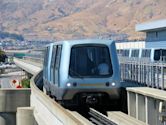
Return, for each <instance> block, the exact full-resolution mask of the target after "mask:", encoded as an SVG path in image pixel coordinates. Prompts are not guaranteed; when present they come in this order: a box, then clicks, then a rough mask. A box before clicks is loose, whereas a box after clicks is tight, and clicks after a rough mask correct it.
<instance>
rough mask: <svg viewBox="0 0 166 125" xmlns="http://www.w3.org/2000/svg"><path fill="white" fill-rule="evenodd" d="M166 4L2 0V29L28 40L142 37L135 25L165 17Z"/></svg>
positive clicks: (133, 0)
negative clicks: (136, 30)
mask: <svg viewBox="0 0 166 125" xmlns="http://www.w3.org/2000/svg"><path fill="white" fill-rule="evenodd" d="M165 6H166V2H165V0H144V1H142V0H102V1H101V0H31V1H27V0H1V1H0V12H1V13H0V16H1V19H0V31H4V32H11V33H17V34H22V35H23V36H24V37H25V39H29V40H31V39H54V40H63V39H80V38H99V37H104V38H112V36H116V37H122V39H123V35H124V34H126V36H128V38H129V39H142V37H144V35H143V34H141V33H137V32H135V25H136V24H138V23H142V22H144V21H152V20H157V19H163V18H165V17H166V8H165ZM118 34H119V35H118ZM124 36H125V35H124ZM126 36H125V37H126ZM116 37H115V39H118V38H116Z"/></svg>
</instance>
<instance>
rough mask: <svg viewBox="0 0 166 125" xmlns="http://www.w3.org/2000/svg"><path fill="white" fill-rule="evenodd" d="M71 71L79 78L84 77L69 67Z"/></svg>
mask: <svg viewBox="0 0 166 125" xmlns="http://www.w3.org/2000/svg"><path fill="white" fill-rule="evenodd" d="M69 70H70V71H71V72H72V73H74V74H75V75H76V76H77V77H78V78H81V79H83V78H84V77H83V76H81V75H80V74H79V73H78V72H76V71H74V70H72V69H71V68H70V69H69Z"/></svg>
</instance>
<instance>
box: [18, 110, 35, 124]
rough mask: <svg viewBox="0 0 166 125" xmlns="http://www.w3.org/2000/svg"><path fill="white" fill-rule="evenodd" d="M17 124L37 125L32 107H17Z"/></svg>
mask: <svg viewBox="0 0 166 125" xmlns="http://www.w3.org/2000/svg"><path fill="white" fill-rule="evenodd" d="M16 119H17V120H16V121H17V125H37V123H36V121H35V118H34V115H33V108H32V107H21V108H17V116H16Z"/></svg>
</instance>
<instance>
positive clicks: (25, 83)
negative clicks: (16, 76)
mask: <svg viewBox="0 0 166 125" xmlns="http://www.w3.org/2000/svg"><path fill="white" fill-rule="evenodd" d="M21 86H22V87H23V88H30V79H27V78H24V79H22V80H21Z"/></svg>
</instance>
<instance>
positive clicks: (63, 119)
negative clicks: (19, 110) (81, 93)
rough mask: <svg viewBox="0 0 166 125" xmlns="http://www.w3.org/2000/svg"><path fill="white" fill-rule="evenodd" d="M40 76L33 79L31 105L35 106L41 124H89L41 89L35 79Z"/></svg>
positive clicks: (35, 114)
mask: <svg viewBox="0 0 166 125" xmlns="http://www.w3.org/2000/svg"><path fill="white" fill-rule="evenodd" d="M38 77H39V76H38V75H36V76H34V77H33V78H32V79H31V90H32V93H31V107H34V117H35V119H36V121H37V123H38V124H39V125H53V124H55V125H87V123H84V122H82V121H81V120H79V119H77V118H75V116H74V115H72V113H70V112H68V111H67V110H66V109H64V108H63V107H62V106H60V105H59V104H58V103H57V102H55V101H54V100H53V99H51V98H50V97H48V96H47V95H45V94H44V93H43V92H42V91H41V90H39V89H38V88H37V87H36V85H35V82H37V81H34V80H37V79H35V78H38Z"/></svg>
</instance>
